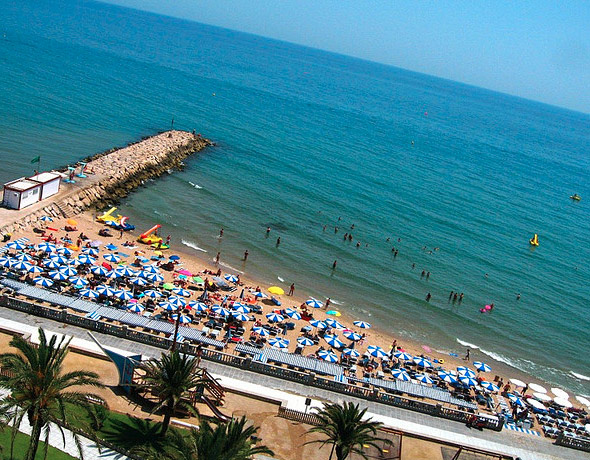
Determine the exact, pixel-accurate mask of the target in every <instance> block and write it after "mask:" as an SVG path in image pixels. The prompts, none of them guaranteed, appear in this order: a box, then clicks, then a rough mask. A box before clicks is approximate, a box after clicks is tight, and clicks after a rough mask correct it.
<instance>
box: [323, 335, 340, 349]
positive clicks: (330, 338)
mask: <svg viewBox="0 0 590 460" xmlns="http://www.w3.org/2000/svg"><path fill="white" fill-rule="evenodd" d="M324 340H325V341H326V343H327V344H328V345H331V346H332V347H334V348H342V347H343V346H344V343H343V342H342V341H341V340H339V339H338V337H337V336H335V335H325V336H324Z"/></svg>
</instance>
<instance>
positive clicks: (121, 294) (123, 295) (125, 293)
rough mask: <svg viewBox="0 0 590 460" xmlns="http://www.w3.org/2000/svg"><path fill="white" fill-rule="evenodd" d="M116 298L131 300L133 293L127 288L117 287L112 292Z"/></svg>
mask: <svg viewBox="0 0 590 460" xmlns="http://www.w3.org/2000/svg"><path fill="white" fill-rule="evenodd" d="M113 295H114V296H115V297H116V298H117V299H121V300H131V299H133V294H132V293H131V291H129V290H127V289H117V290H116V291H115V293H114V294H113Z"/></svg>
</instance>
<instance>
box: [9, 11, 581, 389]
mask: <svg viewBox="0 0 590 460" xmlns="http://www.w3.org/2000/svg"><path fill="white" fill-rule="evenodd" d="M0 17H2V18H3V20H2V22H1V23H0V27H1V28H2V29H1V30H0V88H1V90H0V159H1V160H2V165H3V167H2V168H1V169H0V180H2V181H3V182H6V181H8V180H11V179H14V178H16V177H20V176H22V175H25V174H29V173H30V172H31V169H32V168H31V166H32V165H31V164H30V163H29V161H30V159H32V158H33V157H35V156H37V155H41V157H42V167H43V168H44V169H45V168H51V167H57V166H61V165H64V164H68V163H70V164H72V163H75V162H76V161H77V160H78V159H80V158H82V157H85V156H87V155H88V154H91V153H95V152H98V151H102V150H105V149H107V148H110V147H112V146H115V145H123V144H125V143H127V142H129V141H132V140H137V139H139V138H140V137H141V136H144V135H149V134H152V133H154V132H156V131H158V130H162V129H167V128H169V127H170V125H171V120H172V118H174V126H175V127H177V128H181V129H189V130H192V129H196V130H197V132H201V133H203V134H204V135H205V136H206V137H209V138H211V139H212V140H214V141H215V142H217V147H215V148H211V149H208V150H206V151H205V152H203V153H202V154H199V155H196V156H194V157H192V158H190V159H188V160H187V161H186V167H185V168H184V170H182V171H174V172H173V173H172V174H170V175H167V176H165V177H163V178H161V179H158V180H156V181H153V182H150V183H149V184H146V185H147V186H146V187H143V188H141V189H139V190H138V191H136V192H135V193H133V194H132V195H131V196H129V197H128V198H127V199H125V200H124V201H123V203H122V206H121V207H122V209H123V210H124V211H125V214H127V215H129V216H130V218H131V221H132V222H133V223H135V224H136V225H137V226H138V228H143V227H145V228H148V227H149V226H151V225H153V224H154V223H161V224H163V226H164V233H165V234H168V233H170V234H171V236H172V239H173V240H172V241H173V244H177V245H181V244H182V245H183V249H184V250H186V251H194V252H195V254H197V255H201V256H203V257H207V258H210V259H213V257H214V256H215V254H216V253H217V251H220V252H221V258H222V261H223V263H224V264H225V265H226V268H227V270H228V271H235V272H238V271H240V272H245V273H247V274H248V275H250V276H254V277H258V278H260V279H262V280H264V281H265V282H267V283H268V284H279V285H285V286H288V285H289V284H290V283H291V282H294V283H295V284H296V289H297V290H298V291H300V292H310V293H312V294H313V295H315V296H317V297H319V298H325V297H327V296H330V297H331V298H332V299H333V300H334V303H335V305H336V306H337V307H338V308H339V309H341V310H343V311H347V312H350V313H352V314H353V315H355V316H357V317H359V318H361V317H362V318H368V319H369V321H371V322H373V323H375V324H378V325H380V326H381V327H383V328H387V329H389V330H391V331H393V332H394V333H396V334H399V335H400V336H401V337H411V338H413V339H416V340H418V341H420V342H423V343H425V344H428V345H430V346H431V347H433V348H436V349H439V350H444V351H456V352H458V353H463V352H464V349H465V347H467V346H470V345H471V346H477V347H479V349H480V350H479V352H480V353H484V354H487V355H488V357H489V360H490V362H491V363H492V364H493V363H494V362H495V361H494V360H500V361H502V362H504V363H507V364H510V365H512V366H514V367H516V368H518V369H520V370H523V371H526V372H530V373H531V374H533V375H535V376H538V377H539V378H542V379H544V380H546V381H548V382H551V383H556V384H559V385H562V386H564V387H566V388H568V389H571V390H572V391H576V392H578V393H584V394H589V393H590V381H589V376H590V369H589V367H590V360H589V358H588V349H589V348H590V335H589V334H588V326H589V320H588V318H589V315H588V308H589V300H590V282H589V281H590V268H589V266H588V260H589V259H590V219H589V217H590V213H589V209H590V206H589V205H588V202H590V184H589V181H588V178H589V177H590V159H589V155H590V116H588V115H586V114H581V113H576V112H572V111H568V110H565V109H560V108H556V107H551V106H547V105H543V104H540V103H536V102H531V101H527V100H523V99H518V98H515V97H511V96H506V95H502V94H498V93H494V92H491V91H487V90H483V89H479V88H475V87H470V86H466V85H462V84H459V83H455V82H451V81H445V80H441V79H437V78H434V77H429V76H425V75H421V74H416V73H412V72H408V71H405V70H402V69H398V68H393V67H388V66H384V65H380V64H376V63H371V62H366V61H362V60H358V59H353V58H349V57H345V56H341V55H335V54H331V53H327V52H323V51H318V50H313V49H309V48H304V47H300V46H295V45H291V44H287V43H283V42H277V41H273V40H268V39H265V38H261V37H256V36H252V35H246V34H242V33H238V32H233V31H229V30H225V29H220V28H215V27H211V26H205V25H202V24H198V23H193V22H188V21H181V20H177V19H172V18H167V17H162V16H157V15H152V14H147V13H143V12H139V11H134V10H129V9H124V8H120V7H115V6H111V5H106V4H101V3H95V2H87V1H72V0H65V1H64V2H59V3H56V2H49V1H46V0H40V1H35V2H32V1H26V2H21V1H16V0H4V1H3V2H2V3H1V4H0ZM574 192H577V193H579V194H580V195H582V198H583V199H582V201H581V202H573V201H572V200H570V199H569V196H570V195H571V194H572V193H574ZM353 224H354V230H351V229H350V228H351V226H352V225H353ZM324 225H325V226H326V230H325V231H324V230H323V226H324ZM267 226H271V227H272V231H271V234H270V236H269V237H268V238H266V236H265V229H266V227H267ZM335 226H337V227H339V230H338V232H337V233H335ZM221 227H223V228H224V237H223V239H221V240H220V239H219V238H218V233H219V229H220V228H221ZM347 232H348V233H350V232H352V234H353V236H354V238H353V241H352V242H345V241H344V240H343V235H344V233H347ZM533 233H538V234H539V240H540V243H541V244H540V246H539V247H536V248H531V247H530V245H529V244H528V239H529V238H530V237H531V236H532V235H533ZM279 236H280V237H281V244H280V246H278V247H277V246H276V244H275V243H276V239H277V237H279ZM387 238H390V241H389V242H388V241H386V239H387ZM398 238H399V239H400V241H399V242H398ZM357 241H359V242H360V243H361V245H360V247H358V248H357V247H356V243H357ZM392 247H395V248H397V249H398V250H399V254H398V256H397V257H394V255H393V253H392ZM435 248H438V249H436V250H435ZM246 249H248V251H249V253H250V256H249V258H248V262H247V264H245V263H244V262H243V261H242V260H241V257H242V254H243V252H244V250H246ZM334 260H337V261H338V265H337V268H336V270H332V263H333V261H334ZM412 264H415V268H414V269H412ZM422 270H425V271H427V272H430V276H429V277H428V279H426V277H421V276H420V275H421V272H422ZM280 279H282V280H284V282H281V281H280ZM451 290H453V291H459V292H464V293H465V298H464V300H463V302H462V303H461V304H458V303H455V304H453V303H452V302H449V301H448V295H449V292H450V291H451ZM427 293H431V295H432V299H431V300H430V302H429V303H428V302H426V301H425V296H426V295H427ZM517 293H520V294H521V296H522V297H521V299H520V300H517V299H516V294H517ZM491 302H493V303H494V305H495V308H494V310H493V311H492V312H491V313H487V314H482V313H480V311H479V310H480V308H482V307H483V306H484V305H486V304H489V303H491Z"/></svg>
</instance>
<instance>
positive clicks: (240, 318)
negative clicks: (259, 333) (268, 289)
mask: <svg viewBox="0 0 590 460" xmlns="http://www.w3.org/2000/svg"><path fill="white" fill-rule="evenodd" d="M232 315H233V317H234V318H235V319H236V320H237V321H250V317H249V316H248V315H245V314H244V313H232Z"/></svg>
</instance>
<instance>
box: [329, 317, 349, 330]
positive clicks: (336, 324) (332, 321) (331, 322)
mask: <svg viewBox="0 0 590 460" xmlns="http://www.w3.org/2000/svg"><path fill="white" fill-rule="evenodd" d="M325 323H326V324H327V325H328V326H330V327H333V328H335V329H346V327H345V326H344V325H343V324H341V323H339V322H338V321H336V320H335V319H334V318H328V319H326V320H325Z"/></svg>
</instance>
